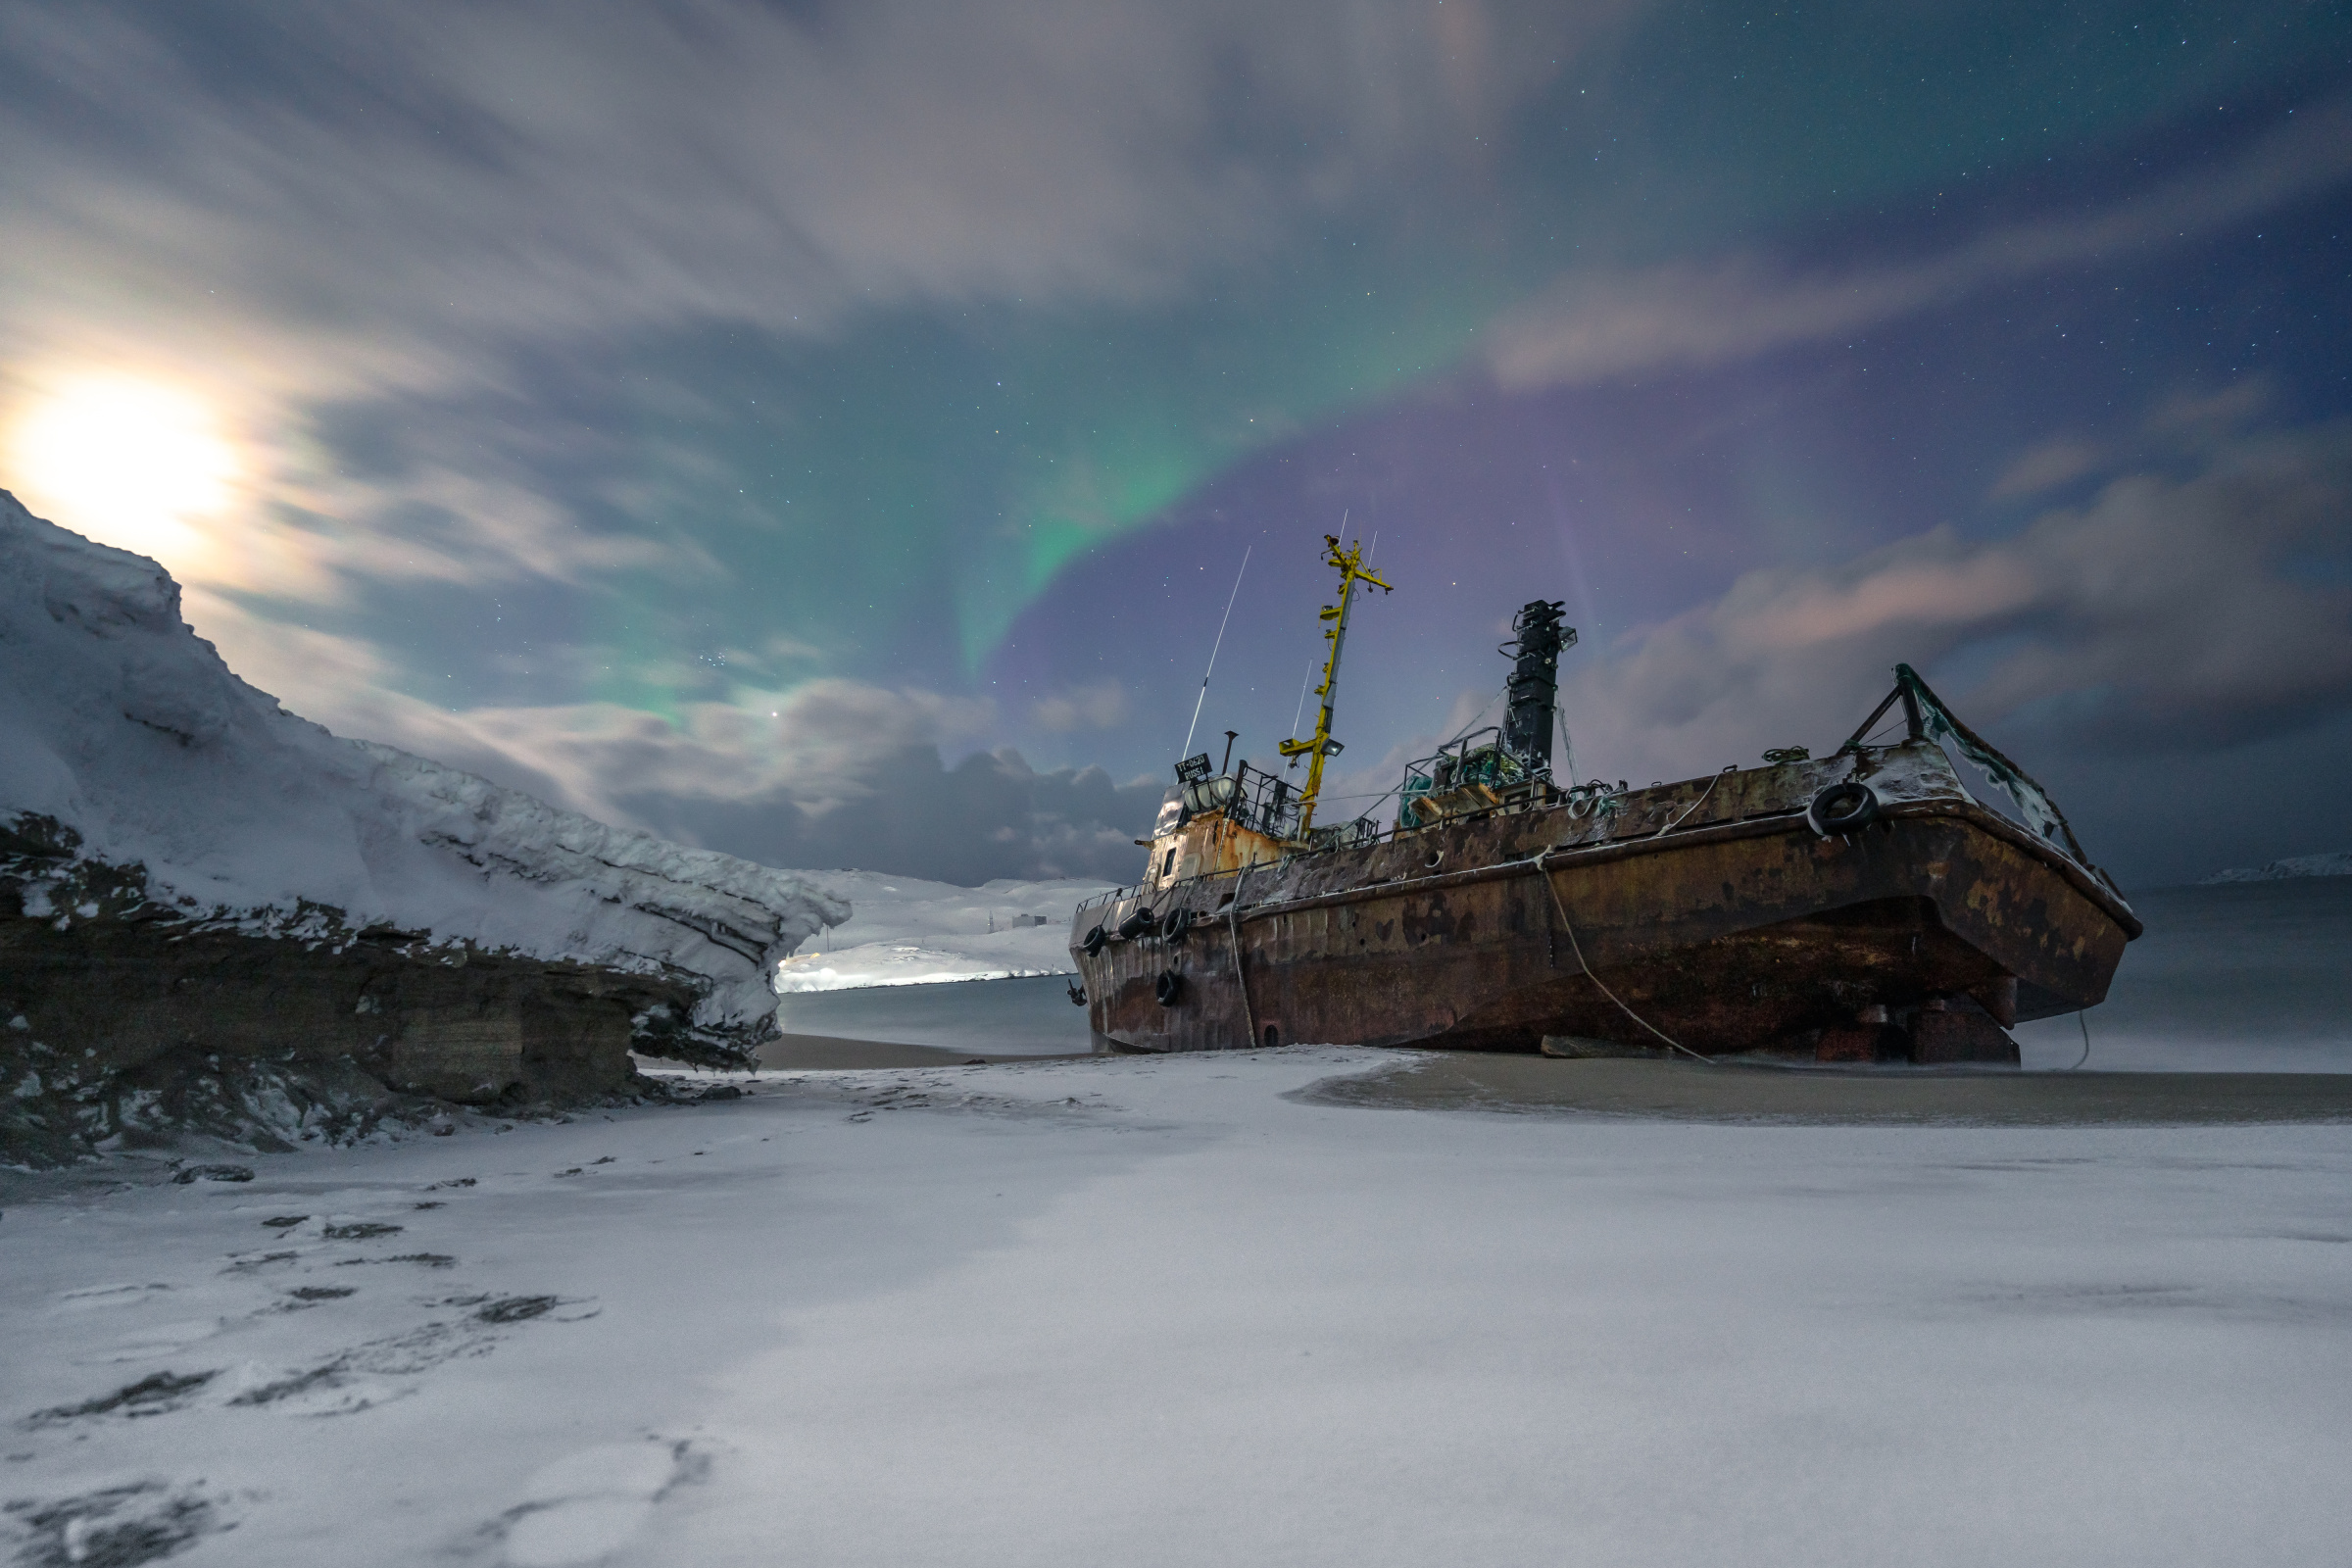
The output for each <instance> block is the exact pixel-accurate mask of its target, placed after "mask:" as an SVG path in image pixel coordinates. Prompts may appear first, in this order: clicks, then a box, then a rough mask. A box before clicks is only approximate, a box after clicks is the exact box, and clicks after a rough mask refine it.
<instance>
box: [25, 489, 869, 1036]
mask: <svg viewBox="0 0 2352 1568" xmlns="http://www.w3.org/2000/svg"><path fill="white" fill-rule="evenodd" d="M41 817H47V818H52V819H54V820H55V821H56V822H58V823H61V824H63V825H64V826H65V827H66V828H68V829H70V830H71V831H72V833H73V834H75V835H78V839H79V844H78V849H77V852H76V853H77V856H78V857H79V858H81V859H83V860H85V861H86V860H101V861H105V862H108V863H111V864H113V865H117V866H128V865H131V864H133V863H135V864H137V865H140V866H143V867H144V868H145V874H146V888H147V897H148V898H149V899H150V900H151V901H152V902H153V903H155V904H157V905H161V906H165V907H171V908H173V909H176V910H179V911H181V912H182V913H184V914H186V915H187V916H189V917H191V918H196V919H203V920H207V921H209V922H215V923H224V924H233V925H235V926H237V927H239V928H241V929H245V930H249V931H252V932H254V933H256V934H262V935H283V936H297V937H299V936H304V935H310V934H319V935H324V934H328V933H330V932H331V931H332V930H333V928H334V927H335V926H336V924H337V923H338V922H339V923H340V924H342V925H344V926H347V927H349V928H351V929H355V930H356V929H360V928H364V927H369V926H388V927H393V928H397V929H399V930H401V931H406V932H419V933H428V934H429V937H428V940H430V941H432V942H435V943H451V944H454V943H468V944H472V945H473V946H475V947H477V948H481V949H489V950H497V951H507V952H513V953H517V954H521V955H524V956H530V957H536V958H549V959H567V960H572V961H577V962H584V963H593V964H600V965H607V966H612V967H615V968H621V969H626V970H631V971H635V972H641V973H650V972H657V971H665V970H666V971H677V970H683V971H686V972H688V973H690V974H695V975H701V976H704V977H706V978H707V979H708V980H709V981H710V982H711V990H710V992H709V994H708V996H707V997H706V998H705V999H704V1002H703V1003H702V1005H701V1006H700V1007H699V1008H698V1010H697V1014H696V1019H695V1021H696V1022H697V1023H698V1024H701V1025H703V1026H705V1027H729V1026H733V1025H737V1024H741V1023H744V1022H747V1021H753V1020H757V1019H760V1018H762V1017H764V1015H766V1014H767V1013H768V1012H770V1011H771V1010H772V1007H773V997H772V996H771V995H770V993H769V990H768V977H769V975H770V974H771V972H772V971H773V968H774V966H775V964H776V963H777V962H778V961H779V960H781V959H782V958H783V957H784V956H786V955H788V954H790V953H791V952H793V951H794V949H796V948H797V947H799V946H800V944H801V943H802V941H803V940H804V939H805V938H807V937H808V936H809V935H810V934H812V933H814V932H816V931H818V930H820V929H822V928H823V927H824V926H825V925H827V924H838V923H840V922H841V921H843V920H844V919H846V918H847V917H848V915H849V912H850V911H849V908H848V907H847V906H846V905H844V904H843V903H842V902H841V901H840V900H839V899H837V898H835V897H834V896H832V895H831V894H829V893H827V892H826V891H824V890H823V889H822V888H819V887H816V886H814V885H812V884H811V883H810V882H809V881H808V880H807V879H805V878H803V877H801V876H799V875H796V874H794V873H790V872H784V871H776V870H770V869H769V868H767V867H765V866H761V865H756V864H753V863H752V862H750V861H748V860H739V859H736V858H733V857H731V856H725V855H717V854H712V853H711V852H708V851H703V850H689V849H684V848H681V847H680V846H678V845H675V844H670V843H667V842H665V841H663V840H661V839H657V838H654V837H652V836H650V835H648V834H644V833H636V832H630V831H626V830H622V829H618V828H613V827H608V826H606V825H605V824H603V823H600V822H596V821H592V820H590V819H589V818H587V817H583V816H579V815H575V814H573V813H572V812H569V811H563V810H558V809H555V808H553V807H551V806H548V805H547V804H546V803H544V802H542V801H539V800H536V799H534V798H532V797H531V796H528V795H523V794H520V793H518V792H516V791H514V790H507V789H501V788H499V787H498V786H496V785H494V784H491V783H489V782H487V781H486V780H483V779H480V778H476V777H474V776H472V775H470V774H466V773H461V772H458V771H456V770H455V769H452V768H447V767H443V766H441V765H440V764H438V763H436V762H430V761H427V760H424V759H422V758H417V757H412V756H409V755H408V754H406V753H404V752H398V751H394V750H392V749H391V748H389V747H384V746H374V745H369V744H366V743H363V742H356V741H348V740H342V739H338V738H337V737H336V736H334V735H332V734H329V733H328V732H327V731H326V730H324V729H322V728H320V727H319V726H318V725H316V724H313V723H310V722H309V721H307V720H305V719H301V718H298V717H296V716H294V715H293V714H291V713H288V712H287V711H285V710H283V709H282V708H280V707H279V706H278V705H277V703H276V702H275V701H274V700H273V699H271V698H270V696H268V695H267V694H265V693H263V692H260V691H257V690H255V689H254V688H253V687H251V686H248V685H247V684H245V682H244V681H242V680H240V679H238V678H237V677H236V675H234V674H233V673H231V672H230V670H229V669H228V666H227V665H225V664H224V663H222V662H221V658H220V656H219V655H218V654H217V653H216V652H215V651H214V649H213V646H212V645H211V644H210V643H207V642H205V641H203V640H201V639H200V638H198V637H197V636H196V635H195V633H194V632H193V631H191V630H190V629H189V627H188V626H187V624H186V623H185V622H184V621H182V620H181V619H180V616H179V588H178V585H177V584H176V583H174V582H173V581H172V578H171V576H170V574H169V573H167V572H166V571H165V570H164V568H163V567H162V566H160V565H158V564H156V563H154V562H152V561H149V560H147V559H146V558H144V557H142V556H136V555H132V554H130V553H128V552H126V551H122V550H115V549H111V548H109V547H107V546H105V545H100V544H94V543H92V542H91V541H89V540H87V539H84V538H82V537H81V536H80V535H78V534H74V533H71V532H68V531H67V530H66V529H63V528H60V527H57V526H56V525H55V524H52V523H49V522H45V521H43V520H41V519H39V518H37V517H34V516H33V515H31V514H29V513H28V512H26V511H25V508H24V507H23V506H22V505H21V504H19V503H18V502H17V500H16V498H15V497H13V496H10V495H8V494H7V493H6V492H4V491H0V827H5V826H7V825H8V824H11V823H17V824H23V823H24V822H25V819H27V818H41ZM60 887H62V884H61V883H59V882H58V880H57V878H56V876H55V875H54V874H52V876H51V878H50V880H49V881H48V882H47V883H44V882H42V881H40V880H38V879H37V878H36V880H35V881H34V882H33V884H32V885H31V886H29V887H28V888H27V889H26V891H25V912H26V913H28V914H48V913H54V914H55V915H56V917H57V919H58V920H60V921H62V922H67V923H69V924H70V923H71V922H72V921H73V919H74V918H75V909H74V907H72V906H71V905H66V906H64V907H54V908H53V907H51V904H50V902H49V890H51V889H57V888H60Z"/></svg>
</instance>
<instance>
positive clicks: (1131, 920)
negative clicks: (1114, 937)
mask: <svg viewBox="0 0 2352 1568" xmlns="http://www.w3.org/2000/svg"><path fill="white" fill-rule="evenodd" d="M1151 929H1152V911H1151V910H1150V909H1148V908H1146V907H1144V906H1142V905H1140V904H1139V905H1137V906H1136V907H1135V912H1134V913H1132V914H1130V915H1128V916H1127V918H1126V919H1124V920H1121V921H1120V922H1119V940H1120V941H1121V942H1133V941H1134V940H1135V939H1136V938H1137V937H1140V936H1142V935H1143V934H1144V933H1145V932H1147V931H1149V930H1151Z"/></svg>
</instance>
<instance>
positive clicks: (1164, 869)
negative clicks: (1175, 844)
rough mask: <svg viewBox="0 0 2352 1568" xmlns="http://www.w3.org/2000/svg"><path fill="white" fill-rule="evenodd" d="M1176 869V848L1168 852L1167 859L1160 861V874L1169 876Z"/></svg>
mask: <svg viewBox="0 0 2352 1568" xmlns="http://www.w3.org/2000/svg"><path fill="white" fill-rule="evenodd" d="M1175 869H1176V852H1175V851H1174V850H1170V851H1169V852H1168V858H1166V859H1164V860H1162V861H1160V862H1159V874H1160V875H1161V876H1167V875H1169V874H1171V873H1172V872H1174V871H1175Z"/></svg>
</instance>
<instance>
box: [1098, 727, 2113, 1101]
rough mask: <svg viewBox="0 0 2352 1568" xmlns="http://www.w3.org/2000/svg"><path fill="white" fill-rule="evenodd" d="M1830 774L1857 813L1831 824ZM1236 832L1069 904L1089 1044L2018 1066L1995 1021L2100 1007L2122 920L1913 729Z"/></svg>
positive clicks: (2099, 883) (2075, 866)
mask: <svg viewBox="0 0 2352 1568" xmlns="http://www.w3.org/2000/svg"><path fill="white" fill-rule="evenodd" d="M1844 781H1852V782H1863V783H1868V784H1869V786H1870V788H1871V791H1872V795H1873V800H1874V803H1875V810H1874V812H1873V819H1872V820H1870V821H1869V822H1868V823H1867V824H1866V825H1863V826H1860V827H1858V828H1856V829H1854V830H1852V831H1846V832H1825V831H1823V830H1822V829H1821V828H1820V826H1819V824H1818V823H1817V821H1815V820H1814V819H1813V818H1812V817H1811V816H1809V815H1808V806H1809V805H1810V804H1811V803H1813V802H1815V801H1816V799H1817V798H1818V797H1819V795H1820V792H1821V791H1822V790H1824V789H1825V788H1826V787H1829V786H1831V785H1834V784H1838V783H1840V782H1844ZM1211 826H1212V828H1213V826H1214V825H1213V824H1211ZM1235 837H1236V835H1233V834H1230V833H1227V834H1223V835H1221V836H1220V835H1219V834H1218V833H1216V832H1214V831H1212V832H1210V833H1208V834H1206V835H1204V836H1202V837H1201V843H1202V844H1203V845H1205V846H1211V847H1213V850H1214V852H1213V853H1208V854H1204V855H1201V856H1196V857H1193V858H1189V859H1187V858H1180V857H1178V856H1176V855H1174V854H1171V855H1169V856H1168V857H1167V858H1165V859H1164V860H1163V859H1162V858H1160V857H1159V856H1158V855H1155V856H1154V858H1153V869H1154V871H1155V872H1157V873H1158V874H1157V875H1155V876H1153V877H1151V878H1148V879H1147V880H1146V881H1145V882H1143V883H1141V884H1139V885H1138V886H1136V887H1133V888H1128V889H1122V890H1120V891H1119V892H1118V893H1116V894H1114V895H1111V896H1109V897H1108V898H1107V899H1105V900H1103V901H1098V902H1096V903H1094V904H1090V905H1088V906H1085V907H1081V908H1080V909H1079V910H1078V911H1077V916H1076V918H1075V920H1074V921H1073V924H1072V933H1071V938H1072V940H1071V956H1072V957H1073V959H1074V960H1075V962H1076V964H1077V967H1078V971H1079V974H1080V976H1081V980H1082V985H1083V993H1084V997H1085V999H1086V1005H1087V1007H1088V1010H1089V1014H1090V1018H1091V1021H1092V1023H1093V1027H1094V1029H1095V1032H1096V1034H1097V1036H1098V1041H1099V1044H1100V1045H1101V1046H1102V1047H1103V1048H1104V1049H1109V1050H1119V1051H1135V1052H1171V1051H1214V1050H1228V1049H1235V1048H1242V1047H1250V1046H1267V1045H1287V1044H1294V1043H1327V1044H1352V1045H1366V1046H1399V1045H1417V1046H1430V1047H1455V1048H1464V1049H1480V1050H1503V1051H1533V1050H1537V1049H1544V1050H1546V1051H1551V1052H1553V1054H1606V1053H1607V1052H1609V1051H1610V1050H1612V1049H1617V1050H1623V1051H1627V1052H1636V1051H1662V1050H1666V1049H1669V1046H1670V1047H1671V1048H1672V1049H1676V1050H1683V1051H1688V1052H1690V1053H1692V1054H1704V1055H1707V1056H1710V1057H1714V1056H1720V1055H1725V1054H1742V1053H1764V1054H1777V1055H1781V1056H1788V1057H1797V1058H1809V1059H1815V1060H1825V1061H1859V1060H1879V1061H1885V1060H1909V1061H1921V1062H1938V1061H1987V1062H1997V1061H2003V1060H2006V1061H2009V1062H2014V1061H2015V1060H2016V1048H2015V1045H2014V1044H2013V1043H2012V1042H2011V1041H2010V1039H2009V1037H2008V1036H2007V1034H2006V1033H2005V1032H2004V1030H2005V1027H2006V1026H2009V1025H2013V1024H2015V1023H2016V1022H2018V1021H2019V1020H2021V1019H2027V1018H2034V1017H2046V1016H2050V1015H2053V1014H2057V1013H2062V1012H2069V1011H2074V1010H2077V1009H2079V1008H2083V1007H2088V1006H2092V1005H2096V1004H2097V1003H2098V1002H2100V1001H2101V1000H2102V999H2103V998H2104V997H2105V995H2106V991H2107V986H2108V982H2109V980H2110V979H2111V978H2112V977H2113V975H2114V973H2115V970H2116V967H2117V964H2118V962H2119V961H2120V960H2121V957H2122V956H2123V951H2124V945H2125V944H2126V943H2127V942H2128V941H2130V940H2131V939H2132V938H2133V937H2136V936H2137V935H2138V934H2139V925H2138V922H2137V920H2136V919H2135V918H2134V917H2133V916H2132V914H2131V909H2130V907H2129V906H2128V905H2127V904H2125V902H2124V901H2123V899H2122V898H2121V897H2120V896H2119V895H2118V894H2117V893H2116V892H2115V891H2114V889H2113V888H2112V886H2111V885H2109V884H2107V883H2106V882H2105V881H2104V879H2103V878H2102V877H2100V876H2098V875H2097V874H2095V873H2094V872H2092V871H2091V870H2090V869H2088V868H2086V867H2085V866H2084V865H2082V864H2081V863H2078V861H2077V860H2076V859H2074V858H2070V857H2069V856H2067V855H2066V854H2064V853H2063V852H2062V851H2060V850H2059V849H2057V848H2054V847H2053V846H2052V845H2050V844H2047V843H2044V842H2041V841H2039V840H2037V839H2036V837H2035V836H2034V834H2033V833H2031V832H2029V831H2028V830H2026V829H2025V828H2023V827H2021V826H2019V825H2018V824H2017V823H2015V822H2013V821H2011V820H2010V819H2009V818H2007V817H2005V816H2003V815H2001V814H1999V813H1997V812H1995V811H1993V810H1991V809H1987V808H1986V807H1985V806H1984V805H1982V804H1980V803H1978V802H1977V801H1976V800H1975V799H1974V798H1973V797H1971V796H1970V794H1969V792H1968V791H1967V790H1966V789H1965V788H1964V787H1963V786H1962V785H1961V783H1960V780H1959V778H1958V777H1957V775H1956V774H1955V772H1954V771H1953V769H1952V766H1951V763H1950V761H1949V760H1948V759H1947V758H1946V757H1945V756H1944V754H1943V752H1942V751H1941V750H1940V749H1939V748H1938V747H1937V746H1936V745H1935V744H1934V743H1933V742H1932V741H1927V740H1921V739H1914V740H1912V741H1911V742H1909V743H1908V744H1903V745H1897V746H1890V747H1864V748H1858V749H1849V750H1848V751H1846V752H1843V753H1841V754H1840V755H1839V756H1838V757H1836V758H1833V759H1823V760H1798V761H1790V762H1785V763H1780V764H1777V765H1769V766H1764V767H1756V768H1743V769H1727V770H1726V771H1725V772H1723V773H1722V774H1718V775H1715V776H1713V777H1709V778H1701V779H1692V780H1689V781H1686V782H1683V783H1679V784H1673V785H1661V786H1653V787H1652V788H1649V789H1646V790H1631V791H1625V792H1622V793H1620V794H1617V795H1615V796H1613V797H1611V798H1608V799H1605V800H1594V799H1590V798H1588V799H1585V800H1581V801H1580V800H1561V799H1550V800H1541V799H1539V800H1536V801H1533V802H1529V803H1526V804H1523V805H1521V806H1519V807H1518V808H1516V809H1495V810H1491V811H1486V812H1483V813H1476V814H1472V815H1470V816H1467V817H1464V818H1455V819H1448V820H1442V821H1439V822H1437V823H1435V824H1434V825H1432V826H1429V827H1426V828H1422V829H1420V830H1418V831H1406V830H1403V829H1399V830H1398V831H1397V832H1396V833H1395V834H1393V835H1390V836H1385V837H1382V838H1380V839H1378V840H1376V841H1373V842H1369V843H1358V844H1352V845H1346V846H1339V847H1330V848H1323V849H1319V850H1316V851H1313V852H1310V853H1296V852H1286V853H1283V854H1280V855H1272V854H1270V853H1269V855H1268V856H1267V858H1263V859H1259V860H1257V861H1255V862H1253V863H1252V862H1250V860H1249V858H1248V852H1247V846H1245V847H1244V851H1243V853H1242V854H1240V855H1239V856H1237V854H1236V853H1235V847H1234V845H1233V843H1232V842H1231V841H1232V840H1233V838H1235ZM1240 837H1243V838H1247V837H1248V835H1240ZM1237 859H1239V860H1240V861H1241V862H1242V863H1239V864H1237V863H1236V861H1237ZM1178 911H1183V913H1182V915H1181V916H1178ZM1172 916H1175V918H1171V917H1172ZM1662 1042H1664V1043H1667V1044H1661V1043H1662Z"/></svg>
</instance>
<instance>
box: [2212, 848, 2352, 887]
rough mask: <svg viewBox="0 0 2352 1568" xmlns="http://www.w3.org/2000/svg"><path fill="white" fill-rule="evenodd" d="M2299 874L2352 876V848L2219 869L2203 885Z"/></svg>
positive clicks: (2281, 879)
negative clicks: (2266, 863)
mask: <svg viewBox="0 0 2352 1568" xmlns="http://www.w3.org/2000/svg"><path fill="white" fill-rule="evenodd" d="M2297 876H2352V850H2339V851H2337V852H2336V853H2335V854H2333V855H2298V856H2295V857H2294V858H2291V859H2285V860H2273V861H2272V862H2271V863H2270V864H2268V865H2253V866H2241V867H2239V868H2238V869H2236V870H2233V871H2216V872H2214V873H2213V875H2211V876H2209V877H2207V878H2206V879H2205V880H2204V882H2203V883H2202V884H2200V885H2201V886H2204V887H2212V886H2214V885H2215V884H2216V883H2221V882H2282V881H2284V880H2286V879H2287V878H2288V877H2297Z"/></svg>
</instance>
